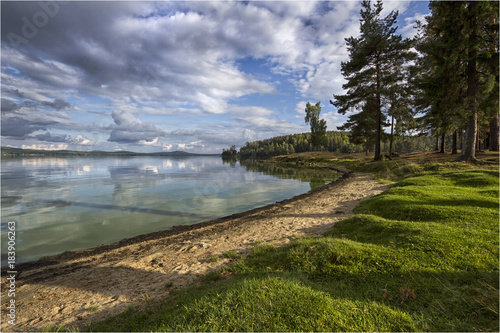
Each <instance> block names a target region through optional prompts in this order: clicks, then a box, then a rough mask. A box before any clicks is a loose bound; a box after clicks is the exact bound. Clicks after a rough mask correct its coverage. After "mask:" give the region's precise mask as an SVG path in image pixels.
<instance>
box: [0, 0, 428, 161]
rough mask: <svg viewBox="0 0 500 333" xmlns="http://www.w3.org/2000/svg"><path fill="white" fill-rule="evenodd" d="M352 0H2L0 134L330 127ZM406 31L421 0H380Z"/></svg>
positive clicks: (157, 134) (279, 131) (102, 141)
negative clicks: (311, 114) (308, 113)
mask: <svg viewBox="0 0 500 333" xmlns="http://www.w3.org/2000/svg"><path fill="white" fill-rule="evenodd" d="M360 9H361V2H360V1H329V2H324V1H320V2H317V1H270V2H267V1H266V2H265V1H244V2H242V1H188V2H180V1H166V2H144V1H139V2H134V1H111V2H104V1H100V2H98V1H93V2H87V1H78V2H73V1H43V2H26V1H2V2H1V68H2V69H1V72H2V73H1V145H2V146H9V147H18V148H30V149H49V150H56V149H71V150H82V151H90V150H105V151H123V150H127V151H135V152H160V151H176V150H182V151H187V152H192V153H221V151H222V149H223V148H229V147H230V146H231V145H236V147H240V146H242V145H244V144H245V143H246V142H248V141H254V140H262V139H265V138H270V137H273V136H278V135H286V134H292V133H303V132H308V131H310V128H309V126H308V125H306V124H305V122H304V117H305V112H304V109H305V106H306V103H307V102H311V103H312V104H315V103H316V102H318V101H319V102H321V106H322V110H321V118H323V119H325V120H326V122H327V127H328V130H336V129H337V126H340V125H342V124H343V123H344V122H345V121H346V120H347V117H348V116H349V113H348V114H346V115H345V116H342V115H339V114H338V113H337V110H336V109H335V107H334V106H333V105H331V104H330V103H329V100H330V99H333V94H337V95H339V94H343V93H344V91H343V90H342V84H344V83H345V81H344V79H343V77H342V75H341V72H340V64H341V62H342V61H347V60H348V59H349V57H348V53H347V48H346V45H345V38H348V37H350V36H357V35H359V17H360V15H359V11H360ZM391 10H398V11H399V16H398V27H399V29H398V30H397V33H399V34H401V35H403V37H412V36H414V35H415V33H416V31H415V29H414V28H413V27H414V25H415V21H416V20H423V18H424V16H425V15H428V14H429V9H428V1H384V12H383V15H387V14H388V13H389V12H390V11H391Z"/></svg>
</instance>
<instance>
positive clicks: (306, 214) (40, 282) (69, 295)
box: [1, 170, 388, 331]
mask: <svg viewBox="0 0 500 333" xmlns="http://www.w3.org/2000/svg"><path fill="white" fill-rule="evenodd" d="M342 171H344V172H345V171H347V170H342ZM387 188H388V186H387V185H382V184H380V183H378V182H376V181H374V180H373V179H372V177H371V175H369V174H364V173H348V174H346V175H345V176H344V177H342V178H341V179H340V180H339V181H337V182H334V183H332V184H330V185H327V186H324V187H322V188H320V189H318V190H315V191H312V192H309V193H307V194H304V195H300V196H297V197H294V198H292V199H289V200H284V201H282V202H280V203H277V204H274V205H269V206H266V207H263V208H259V209H254V210H251V211H248V212H244V213H241V214H235V215H231V216H229V217H226V218H222V219H218V220H214V221H209V222H205V223H200V224H197V225H194V226H184V227H178V228H173V229H172V230H168V231H164V232H158V233H153V234H148V235H141V236H138V237H134V238H132V239H128V240H124V241H122V242H119V243H117V244H113V245H108V246H103V247H98V248H95V249H91V250H86V251H75V252H66V253H63V254H61V255H59V256H56V257H51V258H46V259H43V260H39V261H37V262H32V263H26V264H23V265H19V267H18V272H19V274H18V277H17V281H16V298H15V299H16V311H17V313H16V325H15V326H12V325H10V324H9V323H8V321H7V320H6V318H7V317H6V312H7V302H8V301H9V299H10V298H9V297H7V290H6V286H7V283H6V282H7V281H6V275H5V274H3V275H2V316H3V317H2V319H3V320H2V324H1V329H2V331H40V330H41V329H43V328H47V327H49V326H53V325H65V326H66V327H71V326H80V327H82V326H84V325H86V324H87V323H89V322H90V321H96V320H101V319H103V318H105V317H106V316H109V315H112V314H116V313H119V312H121V311H123V310H125V309H126V308H127V307H128V306H130V305H140V304H145V303H147V302H150V301H154V300H155V299H159V298H164V297H167V296H168V294H169V292H170V291H171V290H172V289H175V288H182V287H184V286H187V285H189V284H192V283H195V282H196V281H197V280H198V278H199V277H200V276H201V275H204V274H206V273H207V272H208V271H210V270H214V269H217V268H220V267H221V266H224V265H227V264H228V263H229V262H230V260H231V259H228V258H225V257H224V253H225V252H227V251H235V252H237V253H240V254H246V253H248V252H249V251H250V249H251V248H252V246H254V244H255V243H256V242H259V243H268V244H273V245H276V246H279V245H283V244H286V243H288V242H290V241H291V239H293V238H294V237H297V236H303V235H319V234H322V233H324V232H326V231H328V230H330V229H331V228H332V227H333V225H334V224H335V222H337V221H340V220H342V219H345V218H347V217H349V216H351V215H352V214H353V213H352V210H353V208H354V207H355V206H356V205H357V204H358V203H359V202H360V201H361V200H363V199H365V198H368V197H371V196H373V195H376V194H379V193H381V192H383V191H384V190H386V189H387ZM215 257H217V260H214V258H215Z"/></svg>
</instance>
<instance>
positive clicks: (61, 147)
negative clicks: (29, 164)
mask: <svg viewBox="0 0 500 333" xmlns="http://www.w3.org/2000/svg"><path fill="white" fill-rule="evenodd" d="M21 147H22V148H23V149H36V150H65V149H68V144H65V143H60V144H57V145H55V144H51V145H46V144H32V145H22V146H21Z"/></svg>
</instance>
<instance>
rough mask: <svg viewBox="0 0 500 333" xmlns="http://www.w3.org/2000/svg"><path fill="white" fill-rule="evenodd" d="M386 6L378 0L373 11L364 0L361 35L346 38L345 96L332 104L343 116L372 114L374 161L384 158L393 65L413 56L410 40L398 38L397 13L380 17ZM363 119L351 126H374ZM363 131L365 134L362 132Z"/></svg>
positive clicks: (392, 82)
mask: <svg viewBox="0 0 500 333" xmlns="http://www.w3.org/2000/svg"><path fill="white" fill-rule="evenodd" d="M382 9H383V6H382V1H381V0H378V1H377V3H376V4H375V5H374V7H373V8H372V6H371V3H370V1H368V0H364V1H363V3H362V9H361V12H360V13H361V20H360V21H361V23H360V33H361V34H360V36H359V37H356V38H355V37H349V38H346V43H347V50H348V52H349V58H350V59H349V61H347V62H342V63H341V72H342V75H343V76H344V78H345V79H347V83H346V84H344V85H343V86H342V88H343V89H345V90H347V93H346V94H345V95H334V100H335V101H330V103H332V104H333V105H334V106H335V107H337V108H338V112H339V113H340V114H345V113H346V112H347V111H353V110H360V109H361V110H362V111H361V112H366V115H367V116H368V115H370V116H371V113H372V112H373V116H374V118H375V128H373V129H364V131H365V132H369V131H371V130H374V131H375V140H374V143H375V160H380V159H381V157H382V156H381V146H380V143H381V140H382V135H383V132H382V125H383V124H384V118H385V113H386V112H388V109H389V105H390V102H389V100H390V95H391V88H392V87H393V84H394V82H395V80H397V78H396V77H395V74H396V72H395V71H394V67H393V65H394V64H395V63H399V62H401V63H404V61H406V60H407V59H410V58H412V57H413V55H412V53H411V52H409V48H410V41H409V40H403V38H402V37H401V36H400V35H396V30H397V27H395V26H394V24H395V23H396V20H397V16H398V12H397V11H392V12H391V13H390V14H389V15H387V16H386V17H385V18H382V17H381V16H380V13H381V12H382ZM360 121H363V122H364V121H365V120H364V119H363V117H360V116H356V117H354V116H351V117H350V119H349V122H350V123H351V124H352V127H353V128H354V127H360V130H361V127H363V126H366V125H371V124H372V122H371V121H366V124H363V123H361V122H360ZM360 132H363V131H360Z"/></svg>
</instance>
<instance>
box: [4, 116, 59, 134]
mask: <svg viewBox="0 0 500 333" xmlns="http://www.w3.org/2000/svg"><path fill="white" fill-rule="evenodd" d="M55 123H56V122H53V121H50V120H30V119H26V118H23V117H6V118H2V136H7V137H11V138H14V139H23V138H26V137H27V136H28V134H31V133H33V132H36V131H39V130H46V129H47V127H48V126H51V125H54V124H55Z"/></svg>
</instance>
